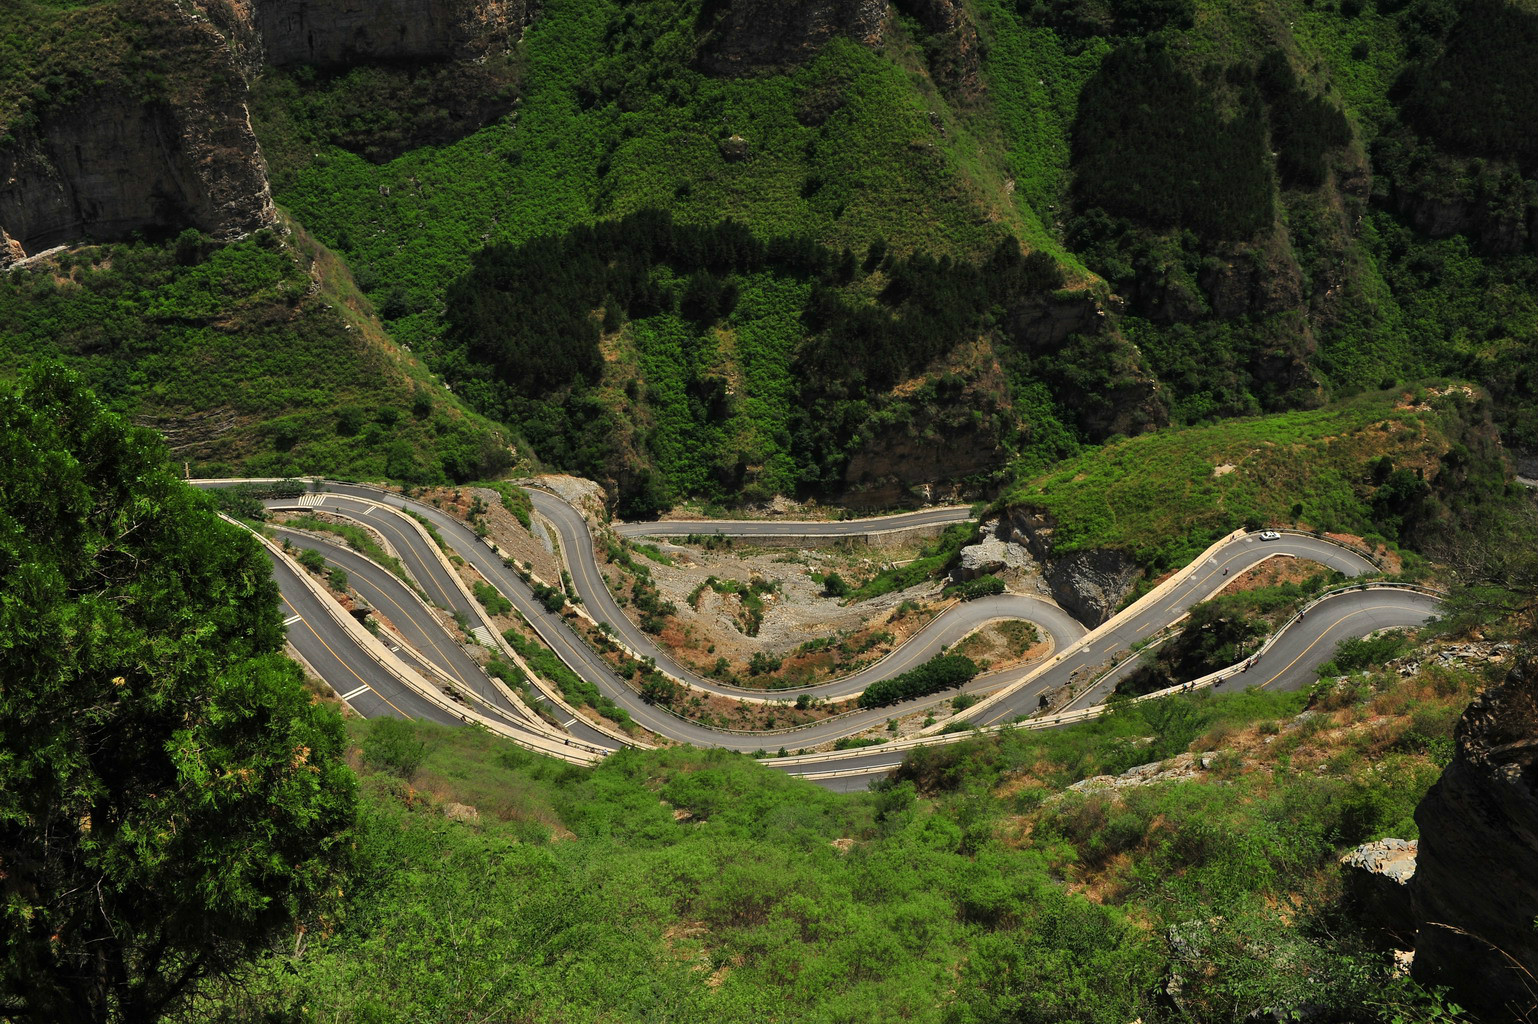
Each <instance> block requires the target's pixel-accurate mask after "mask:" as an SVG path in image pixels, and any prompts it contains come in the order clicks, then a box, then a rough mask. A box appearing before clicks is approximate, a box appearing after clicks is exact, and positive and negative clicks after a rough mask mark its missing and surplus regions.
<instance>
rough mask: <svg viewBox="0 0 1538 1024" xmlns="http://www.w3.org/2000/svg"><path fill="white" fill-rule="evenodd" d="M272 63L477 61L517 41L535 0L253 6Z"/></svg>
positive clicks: (345, 0)
mask: <svg viewBox="0 0 1538 1024" xmlns="http://www.w3.org/2000/svg"><path fill="white" fill-rule="evenodd" d="M252 8H253V10H252V14H253V21H254V25H255V29H256V32H257V34H258V36H260V38H261V41H262V47H263V50H264V53H265V56H266V61H267V63H269V64H272V65H275V66H279V67H281V66H284V65H289V64H310V65H314V66H317V67H334V66H337V65H346V64H353V63H357V62H361V61H394V60H445V59H456V60H457V59H474V58H476V57H479V56H481V55H483V54H485V53H487V52H488V51H489V50H491V49H493V48H495V47H499V46H500V47H506V46H507V45H508V44H509V43H510V42H512V41H514V40H516V39H517V37H518V34H519V33H520V32H521V31H522V30H523V27H524V26H525V25H527V24H528V22H529V18H530V16H531V4H530V3H529V2H528V0H253V4H252Z"/></svg>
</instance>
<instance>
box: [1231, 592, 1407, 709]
mask: <svg viewBox="0 0 1538 1024" xmlns="http://www.w3.org/2000/svg"><path fill="white" fill-rule="evenodd" d="M1393 607H1394V606H1393V605H1391V604H1372V605H1368V606H1367V607H1366V608H1358V609H1357V610H1356V611H1354V612H1348V613H1347V614H1345V615H1342V616H1341V617H1340V618H1338V619H1336V620H1335V621H1334V622H1333V623H1331V624H1330V626H1329V628H1328V629H1326V630H1325V631H1324V632H1323V633H1320V634H1319V635H1318V636H1317V637H1315V638H1314V642H1313V643H1311V644H1309V645H1308V646H1307V647H1305V648H1303V650H1301V651H1299V652H1298V656H1297V657H1296V658H1293V659H1292V660H1291V661H1289V662H1288V663H1287V664H1285V665H1283V666H1282V667H1281V668H1280V669H1278V670H1277V672H1276V675H1274V676H1272V677H1271V678H1270V679H1267V680H1266V681H1265V682H1263V683H1260V684H1259V685H1258V686H1257V687H1256V689H1265V688H1266V687H1267V686H1270V685H1271V684H1272V683H1274V682H1276V681H1277V680H1278V679H1280V678H1281V677H1282V675H1283V674H1284V673H1286V671H1287V670H1288V669H1290V668H1292V666H1294V665H1296V664H1297V663H1298V659H1299V658H1302V657H1303V656H1304V655H1305V654H1307V653H1308V652H1309V651H1311V650H1313V649H1314V648H1315V647H1317V646H1319V641H1321V640H1323V639H1324V638H1325V637H1327V636H1329V635H1330V634H1331V633H1333V632H1335V630H1336V628H1337V627H1339V626H1340V625H1341V624H1342V623H1344V622H1345V621H1346V620H1347V619H1350V618H1355V617H1356V616H1358V615H1365V614H1367V613H1368V612H1376V611H1382V610H1383V609H1385V608H1393Z"/></svg>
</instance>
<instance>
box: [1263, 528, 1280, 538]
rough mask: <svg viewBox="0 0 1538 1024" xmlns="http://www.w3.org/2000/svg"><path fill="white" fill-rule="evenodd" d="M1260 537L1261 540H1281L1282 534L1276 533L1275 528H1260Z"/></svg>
mask: <svg viewBox="0 0 1538 1024" xmlns="http://www.w3.org/2000/svg"><path fill="white" fill-rule="evenodd" d="M1260 539H1261V540H1281V539H1282V535H1281V534H1279V533H1277V532H1276V531H1275V530H1262V531H1261V533H1260Z"/></svg>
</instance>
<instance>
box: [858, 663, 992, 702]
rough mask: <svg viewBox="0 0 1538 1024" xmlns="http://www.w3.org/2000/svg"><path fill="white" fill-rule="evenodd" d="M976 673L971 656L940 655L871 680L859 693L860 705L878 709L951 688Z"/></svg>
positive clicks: (964, 681)
mask: <svg viewBox="0 0 1538 1024" xmlns="http://www.w3.org/2000/svg"><path fill="white" fill-rule="evenodd" d="M975 675H977V663H976V662H974V661H973V660H972V659H971V658H968V657H967V656H966V655H963V654H940V655H936V656H935V657H933V658H930V659H929V660H928V661H926V662H924V664H922V665H920V666H919V667H918V668H910V669H909V670H908V671H906V672H899V673H898V674H897V675H895V676H888V677H887V678H885V679H878V680H876V681H875V682H874V683H871V684H870V685H869V686H867V687H866V688H865V692H864V693H862V694H860V700H859V704H860V707H862V708H879V707H881V706H882V705H883V704H896V703H898V702H899V701H904V700H912V699H913V698H914V697H927V696H929V695H930V694H932V693H939V692H940V691H941V690H950V689H954V688H955V687H958V686H960V685H962V684H963V683H966V682H968V681H970V680H971V678H972V677H973V676H975Z"/></svg>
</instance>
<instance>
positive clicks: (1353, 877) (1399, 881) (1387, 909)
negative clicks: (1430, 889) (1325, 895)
mask: <svg viewBox="0 0 1538 1024" xmlns="http://www.w3.org/2000/svg"><path fill="white" fill-rule="evenodd" d="M1417 846H1418V843H1417V842H1416V841H1415V840H1414V839H1411V840H1404V839H1380V840H1378V841H1377V842H1375V843H1364V844H1362V845H1361V846H1358V847H1357V848H1356V849H1354V850H1352V851H1351V852H1350V853H1348V854H1346V855H1345V856H1343V857H1341V859H1340V867H1341V876H1342V881H1343V882H1344V884H1345V890H1346V902H1347V904H1348V906H1350V907H1351V910H1352V913H1353V915H1354V916H1355V917H1356V919H1357V920H1358V921H1359V922H1360V923H1361V924H1362V925H1363V926H1364V927H1365V928H1366V929H1367V930H1368V931H1369V932H1370V933H1371V934H1372V935H1374V936H1375V937H1376V938H1378V939H1379V941H1380V942H1381V943H1382V944H1383V945H1385V946H1387V947H1389V948H1392V949H1411V948H1413V947H1414V945H1415V912H1414V910H1413V908H1412V907H1411V885H1410V883H1411V882H1412V881H1413V880H1414V878H1415V856H1416V849H1417Z"/></svg>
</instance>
